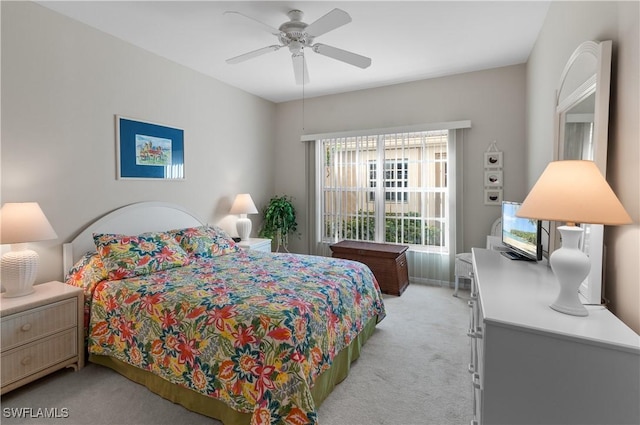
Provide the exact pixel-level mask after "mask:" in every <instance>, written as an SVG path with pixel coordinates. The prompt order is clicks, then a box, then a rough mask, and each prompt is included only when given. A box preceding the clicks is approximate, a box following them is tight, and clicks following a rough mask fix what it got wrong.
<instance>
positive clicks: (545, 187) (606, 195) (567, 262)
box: [516, 160, 632, 316]
mask: <svg viewBox="0 0 640 425" xmlns="http://www.w3.org/2000/svg"><path fill="white" fill-rule="evenodd" d="M516 215H518V216H520V217H527V218H534V219H538V220H550V221H564V222H566V225H565V226H560V227H558V231H559V232H560V235H561V237H562V247H561V248H559V249H557V250H556V251H554V252H553V254H551V257H550V259H549V262H550V263H551V269H552V270H553V273H554V274H555V276H556V278H557V280H558V283H559V284H560V293H559V294H558V298H557V299H556V301H555V302H554V303H553V304H551V308H552V309H554V310H556V311H559V312H562V313H565V314H570V315H573V316H587V315H588V314H589V313H588V312H587V309H586V308H585V307H584V306H583V305H582V303H581V302H580V299H579V297H578V288H579V287H580V284H581V283H582V282H583V281H584V279H585V278H586V277H587V275H588V274H589V270H590V269H591V262H590V260H589V257H588V256H587V255H586V254H585V253H584V252H583V251H582V250H581V249H580V247H579V243H580V238H581V237H582V233H583V229H582V228H581V227H579V226H576V223H588V224H605V225H619V224H629V223H631V222H632V220H631V217H630V216H629V214H628V213H627V211H625V209H624V207H623V206H622V204H621V203H620V201H619V200H618V198H617V197H616V195H615V193H613V190H612V189H611V187H610V186H609V184H608V183H607V181H606V180H605V178H604V176H603V175H602V173H600V170H599V169H598V167H597V166H596V164H595V163H594V162H593V161H584V160H576V161H554V162H551V163H549V165H548V166H547V168H546V169H545V170H544V172H543V173H542V175H541V176H540V178H539V179H538V181H537V182H536V184H535V185H534V186H533V188H532V189H531V192H529V194H528V195H527V197H526V199H525V200H524V202H523V203H522V206H521V207H520V208H519V209H518V212H517V213H516Z"/></svg>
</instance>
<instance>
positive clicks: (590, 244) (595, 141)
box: [549, 41, 612, 304]
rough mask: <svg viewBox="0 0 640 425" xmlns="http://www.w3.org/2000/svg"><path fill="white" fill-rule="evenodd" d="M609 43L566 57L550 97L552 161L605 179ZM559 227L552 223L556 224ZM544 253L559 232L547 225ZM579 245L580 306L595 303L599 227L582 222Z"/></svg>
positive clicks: (599, 269) (601, 249)
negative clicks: (582, 261)
mask: <svg viewBox="0 0 640 425" xmlns="http://www.w3.org/2000/svg"><path fill="white" fill-rule="evenodd" d="M611 46H612V43H611V41H603V42H599V43H598V42H593V41H587V42H585V43H582V44H581V45H580V46H578V48H577V49H576V50H575V51H574V52H573V54H572V55H571V57H570V58H569V60H568V62H567V64H566V66H565V68H564V70H563V72H562V75H561V78H560V85H559V88H558V91H557V96H556V114H555V122H556V132H555V133H556V139H555V158H554V159H556V160H563V159H589V160H592V161H594V162H595V163H596V165H597V166H598V168H599V169H600V171H601V172H602V174H603V175H604V176H606V171H607V143H608V142H607V135H608V131H609V92H610V81H611ZM561 224H563V223H557V224H556V225H558V226H559V225H561ZM550 227H551V229H550V242H551V243H550V245H551V247H550V250H549V252H551V251H552V250H553V247H556V246H557V247H559V246H560V241H559V232H556V231H555V226H550ZM582 227H583V228H584V229H585V232H584V237H583V240H582V243H581V247H582V249H583V251H584V252H585V253H586V254H587V255H588V256H589V258H590V260H591V271H590V272H589V276H588V277H587V279H586V280H585V281H584V282H583V283H582V285H581V286H580V294H581V295H582V297H583V302H586V303H587V304H601V301H602V272H603V270H602V264H603V261H604V258H603V252H604V241H603V236H604V226H602V225H596V224H583V225H582Z"/></svg>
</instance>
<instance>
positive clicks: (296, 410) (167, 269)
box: [63, 202, 385, 425]
mask: <svg viewBox="0 0 640 425" xmlns="http://www.w3.org/2000/svg"><path fill="white" fill-rule="evenodd" d="M63 257H64V261H63V262H64V270H65V276H66V281H67V283H69V284H73V285H76V286H81V287H83V289H84V291H85V300H86V303H85V332H86V334H85V336H86V341H87V350H88V353H89V360H90V361H92V362H94V363H98V364H101V365H104V366H107V367H110V368H112V369H114V370H116V371H117V372H119V373H121V374H123V375H124V376H126V377H128V378H129V379H131V380H134V381H136V382H138V383H141V384H143V385H145V386H146V387H147V388H149V389H150V390H151V391H153V392H155V393H157V394H159V395H161V396H162V397H165V398H167V399H169V400H171V401H173V402H176V403H179V404H182V405H183V406H185V407H186V408H188V409H190V410H193V411H196V412H199V413H202V414H205V415H207V416H210V417H213V418H217V419H219V420H221V421H222V422H223V423H224V424H225V425H235V424H287V423H292V424H314V423H317V422H318V417H317V408H318V407H319V405H320V404H321V403H322V401H323V400H324V399H325V398H326V397H327V396H328V395H329V393H330V392H331V390H332V389H333V388H334V386H335V385H336V384H337V383H338V382H340V381H341V380H343V379H344V378H345V377H346V376H347V375H348V373H349V366H350V364H351V362H352V361H353V360H355V359H357V358H358V356H359V353H360V348H361V347H362V345H363V344H364V343H365V341H366V340H367V339H368V338H369V337H370V336H371V335H372V334H373V332H374V330H375V326H376V324H377V323H378V322H379V321H380V320H382V319H383V318H384V315H385V310H384V304H383V301H382V297H381V294H380V288H379V286H378V284H377V282H376V280H375V277H374V276H373V274H372V272H371V270H369V269H368V268H367V267H366V266H365V265H363V264H361V263H357V262H353V261H348V260H341V259H335V258H327V257H316V256H306V255H299V254H288V253H287V254H279V253H265V252H260V251H251V250H248V251H245V250H242V249H240V248H238V247H237V246H236V245H235V244H234V242H233V241H232V240H231V239H230V238H229V237H228V235H226V234H225V233H224V231H222V230H221V229H219V228H217V227H215V226H208V225H206V224H205V223H204V222H203V221H202V220H200V219H199V218H198V217H196V216H195V215H193V214H191V213H190V212H189V211H187V210H186V209H184V208H181V207H179V206H176V205H172V204H166V203H158V202H144V203H138V204H133V205H129V206H126V207H123V208H121V209H118V210H116V211H113V212H111V213H109V214H107V215H105V216H104V217H102V218H100V219H98V220H97V221H96V222H95V223H93V224H91V225H89V226H88V227H87V228H86V229H84V230H83V231H82V232H80V233H79V234H78V235H77V237H76V238H74V239H73V241H71V242H70V243H68V244H65V245H64V247H63Z"/></svg>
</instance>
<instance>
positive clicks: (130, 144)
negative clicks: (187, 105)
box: [116, 115, 185, 180]
mask: <svg viewBox="0 0 640 425" xmlns="http://www.w3.org/2000/svg"><path fill="white" fill-rule="evenodd" d="M116 150H117V176H116V177H117V179H119V180H122V179H152V180H184V178H185V174H184V130H182V129H180V128H174V127H167V126H164V125H160V124H155V123H151V122H144V121H139V120H135V119H132V118H127V117H123V116H120V115H116Z"/></svg>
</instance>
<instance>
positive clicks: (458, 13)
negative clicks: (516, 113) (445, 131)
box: [38, 1, 549, 102]
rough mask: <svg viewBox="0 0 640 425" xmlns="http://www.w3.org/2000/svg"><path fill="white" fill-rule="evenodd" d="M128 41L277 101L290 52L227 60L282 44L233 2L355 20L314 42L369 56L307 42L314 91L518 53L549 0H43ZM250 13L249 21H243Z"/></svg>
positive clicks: (280, 13) (493, 61)
mask: <svg viewBox="0 0 640 425" xmlns="http://www.w3.org/2000/svg"><path fill="white" fill-rule="evenodd" d="M38 3H40V4H41V5H43V6H45V7H47V8H50V9H53V10H55V11H57V12H59V13H62V14H64V15H67V16H69V17H71V18H74V19H76V20H79V21H81V22H84V23H86V24H88V25H90V26H92V27H95V28H97V29H100V30H102V31H104V32H106V33H108V34H111V35H113V36H115V37H118V38H120V39H123V40H125V41H127V42H129V43H131V44H134V45H136V46H139V47H141V48H143V49H146V50H148V51H151V52H154V53H156V54H158V55H160V56H163V57H165V58H167V59H170V60H172V61H175V62H177V63H180V64H183V65H185V66H187V67H189V68H192V69H195V70H197V71H199V72H202V73H204V74H207V75H210V76H212V77H214V78H216V79H218V80H220V81H223V82H225V83H227V84H230V85H232V86H235V87H238V88H240V89H242V90H245V91H247V92H249V93H252V94H255V95H257V96H260V97H262V98H265V99H268V100H271V101H273V102H283V101H288V100H293V99H299V98H301V97H302V96H303V87H302V86H300V85H296V84H295V81H294V76H293V66H292V64H291V57H290V53H289V51H288V50H287V49H284V48H283V49H280V50H278V51H276V52H271V53H268V54H266V55H263V56H260V57H257V58H254V59H251V60H249V61H246V62H243V63H240V64H236V65H229V64H227V63H226V62H225V59H228V58H231V57H234V56H237V55H240V54H242V53H246V52H248V51H251V50H255V49H259V48H261V47H265V46H268V45H273V44H278V43H277V39H276V37H275V36H273V35H271V34H269V33H268V32H266V31H263V30H262V29H261V28H260V27H259V26H256V25H251V22H250V21H248V20H242V19H237V18H236V19H234V18H233V17H232V16H233V15H231V16H230V15H224V12H225V11H228V10H233V11H238V12H241V13H243V14H245V15H249V16H251V17H253V18H255V19H257V20H259V21H261V22H264V23H266V24H268V25H270V26H273V27H276V28H277V27H279V26H280V25H281V24H282V23H284V22H286V21H288V17H287V12H288V11H289V10H292V9H300V10H302V11H303V12H304V14H305V15H304V18H303V21H304V22H307V23H309V24H310V23H311V22H313V21H315V20H316V19H318V18H320V17H321V16H323V15H324V14H326V13H327V12H329V11H330V10H332V9H333V8H336V7H337V8H340V9H343V10H344V11H346V12H347V13H349V14H350V15H351V18H352V22H351V23H349V24H347V25H345V26H343V27H340V28H337V29H335V30H333V31H331V32H329V33H326V34H324V35H322V36H319V37H318V38H317V39H316V42H320V43H323V44H328V45H331V46H335V47H339V48H342V49H345V50H349V51H352V52H355V53H358V54H361V55H364V56H368V57H370V58H371V59H372V65H371V66H370V67H369V68H367V69H360V68H357V67H353V66H351V65H347V64H345V63H342V62H339V61H336V60H334V59H331V58H328V57H326V56H321V55H319V54H317V53H315V52H310V51H308V50H307V53H306V55H305V56H306V59H307V67H308V71H309V76H310V82H309V83H308V84H306V85H305V86H304V96H305V97H307V98H309V97H315V96H321V95H326V94H333V93H340V92H346V91H352V90H359V89H365V88H372V87H380V86H385V85H390V84H396V83H402V82H408V81H415V80H421V79H425V78H433V77H440V76H445V75H452V74H458V73H463V72H470V71H477V70H482V69H489V68H495V67H500V66H507V65H513V64H519V63H524V62H526V61H527V58H528V57H529V53H530V52H531V49H532V48H533V44H534V43H535V40H536V38H537V36H538V33H539V31H540V28H541V26H542V23H543V21H544V18H545V16H546V13H547V9H548V7H549V1H493V2H487V1H468V2H462V1H408V2H404V1H384V2H383V1H350V2H336V1H226V2H223V1H67V2H57V1H39V2H38ZM245 21H246V22H245Z"/></svg>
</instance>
